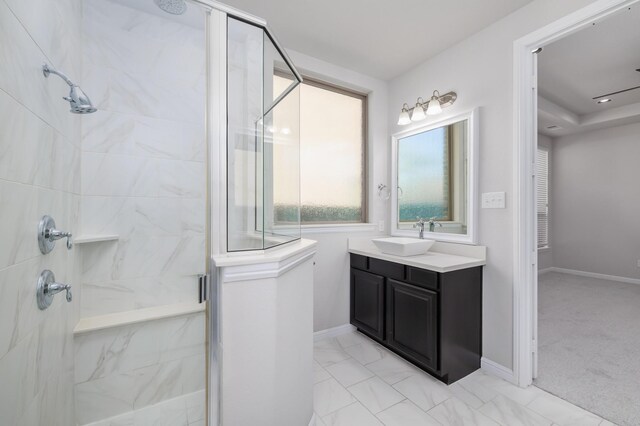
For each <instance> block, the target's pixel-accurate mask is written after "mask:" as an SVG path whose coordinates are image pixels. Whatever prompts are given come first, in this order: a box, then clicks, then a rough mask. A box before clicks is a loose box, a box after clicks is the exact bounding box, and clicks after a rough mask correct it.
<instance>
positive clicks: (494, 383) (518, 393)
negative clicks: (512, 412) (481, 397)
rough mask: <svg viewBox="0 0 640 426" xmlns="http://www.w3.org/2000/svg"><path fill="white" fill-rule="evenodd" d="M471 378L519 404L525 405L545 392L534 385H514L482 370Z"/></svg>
mask: <svg viewBox="0 0 640 426" xmlns="http://www.w3.org/2000/svg"><path fill="white" fill-rule="evenodd" d="M473 380H475V381H476V382H477V383H479V384H481V385H484V386H486V387H488V388H490V389H491V390H493V391H496V392H497V393H499V394H501V395H502V396H506V397H507V398H509V399H511V400H513V401H515V402H517V403H518V404H521V405H527V404H529V403H530V402H531V401H533V400H534V399H536V398H537V397H539V396H540V395H544V394H545V393H546V392H544V391H542V390H540V389H538V388H537V387H535V386H529V387H527V388H521V387H518V386H515V385H514V384H512V383H509V382H507V381H506V380H502V379H499V378H497V377H495V376H492V375H489V374H487V373H484V372H482V371H480V372H478V374H475V375H474V377H473Z"/></svg>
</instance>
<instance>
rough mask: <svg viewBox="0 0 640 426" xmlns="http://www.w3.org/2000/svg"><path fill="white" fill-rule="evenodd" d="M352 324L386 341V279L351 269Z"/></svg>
mask: <svg viewBox="0 0 640 426" xmlns="http://www.w3.org/2000/svg"><path fill="white" fill-rule="evenodd" d="M351 324H353V325H355V326H356V327H358V328H359V329H361V330H364V331H366V332H367V333H369V334H371V335H372V336H374V337H377V338H378V339H380V340H383V339H384V278H383V277H381V276H379V275H374V274H370V273H368V272H364V271H359V270H357V269H353V268H351Z"/></svg>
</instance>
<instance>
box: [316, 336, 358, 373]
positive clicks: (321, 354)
mask: <svg viewBox="0 0 640 426" xmlns="http://www.w3.org/2000/svg"><path fill="white" fill-rule="evenodd" d="M313 357H314V358H315V360H316V361H317V362H318V364H320V365H321V366H322V367H327V366H329V365H332V364H335V363H337V362H340V361H344V360H345V359H349V358H350V357H349V354H347V353H346V352H345V351H344V350H343V349H342V346H340V344H339V343H338V341H337V340H336V339H324V340H320V341H318V342H315V344H314V350H313Z"/></svg>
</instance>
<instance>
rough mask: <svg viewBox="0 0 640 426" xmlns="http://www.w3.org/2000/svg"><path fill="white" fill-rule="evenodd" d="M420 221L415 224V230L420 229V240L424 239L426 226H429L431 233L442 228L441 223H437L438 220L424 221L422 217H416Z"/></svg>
mask: <svg viewBox="0 0 640 426" xmlns="http://www.w3.org/2000/svg"><path fill="white" fill-rule="evenodd" d="M416 219H417V220H418V221H417V222H416V223H414V224H413V227H414V228H418V238H420V239H424V225H427V224H428V225H429V232H435V229H436V226H442V224H441V223H440V222H436V218H435V217H432V218H430V219H429V220H424V219H423V218H421V217H416Z"/></svg>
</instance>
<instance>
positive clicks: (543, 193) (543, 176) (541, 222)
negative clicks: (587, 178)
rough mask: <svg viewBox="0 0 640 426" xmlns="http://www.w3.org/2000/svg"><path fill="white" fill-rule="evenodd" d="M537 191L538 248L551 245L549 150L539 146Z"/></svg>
mask: <svg viewBox="0 0 640 426" xmlns="http://www.w3.org/2000/svg"><path fill="white" fill-rule="evenodd" d="M536 177H537V179H536V191H537V193H538V200H537V211H538V248H539V249H540V248H547V247H549V151H547V150H546V149H544V148H538V152H537V155H536Z"/></svg>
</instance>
